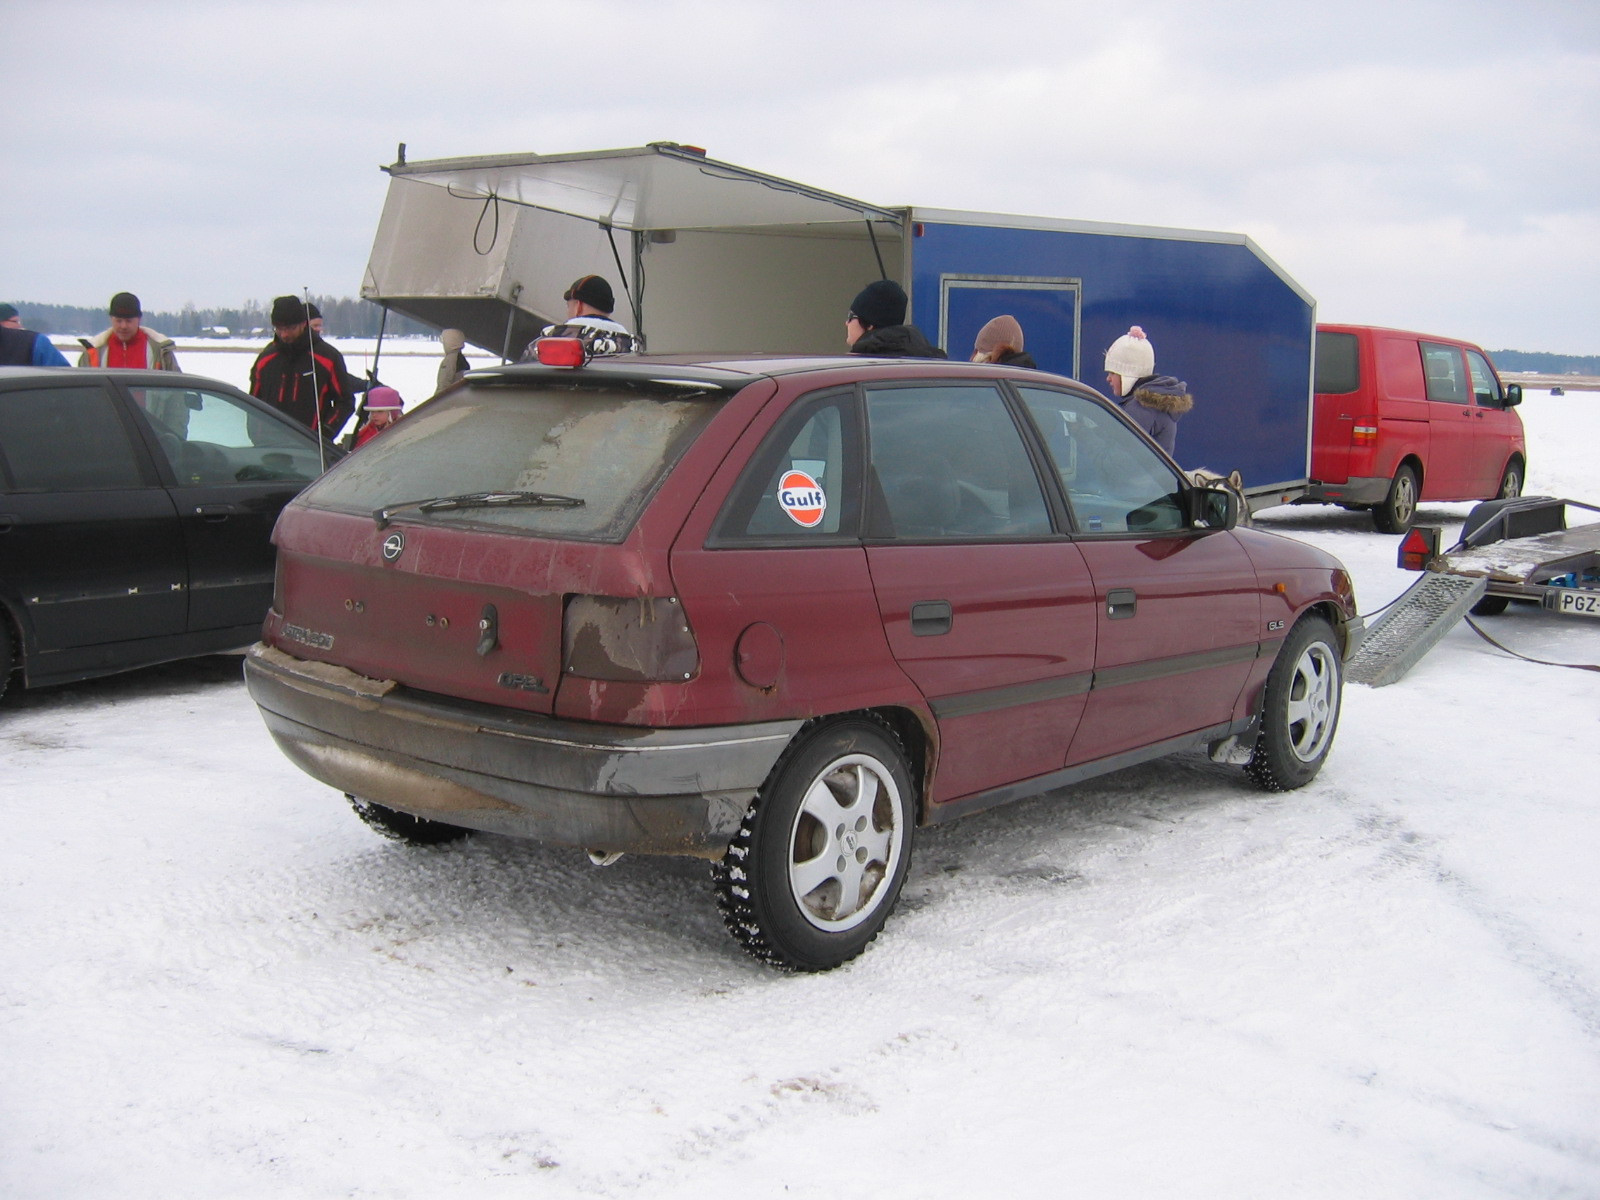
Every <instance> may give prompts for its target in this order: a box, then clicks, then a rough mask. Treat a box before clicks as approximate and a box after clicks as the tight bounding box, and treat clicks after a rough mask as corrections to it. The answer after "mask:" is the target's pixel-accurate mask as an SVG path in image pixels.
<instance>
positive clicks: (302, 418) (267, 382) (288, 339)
mask: <svg viewBox="0 0 1600 1200" xmlns="http://www.w3.org/2000/svg"><path fill="white" fill-rule="evenodd" d="M307 320H308V318H307V314H306V306H305V304H304V302H302V301H301V299H300V298H299V297H298V296H279V297H278V298H277V299H276V300H274V301H273V302H272V330H273V333H274V334H275V335H276V336H275V337H274V338H273V339H272V341H271V342H269V343H267V346H266V349H264V350H262V351H261V353H260V354H258V355H257V356H256V361H255V365H254V366H252V367H251V368H250V394H251V395H252V396H256V397H258V398H260V399H262V400H265V401H267V402H268V403H270V404H276V405H277V406H278V407H279V408H280V409H282V410H283V411H284V412H285V413H286V414H288V416H289V417H290V418H291V419H292V420H294V421H295V422H297V423H298V424H300V425H302V426H304V427H305V428H307V429H310V428H312V427H313V425H314V424H315V423H318V422H320V425H321V432H322V436H323V437H325V438H329V439H332V438H333V437H334V436H335V435H336V434H337V433H338V432H339V430H340V429H341V428H342V427H343V425H344V423H345V422H346V421H347V420H349V419H350V414H351V412H352V411H354V409H355V402H354V400H353V399H352V398H351V395H350V389H349V385H348V384H347V382H346V380H347V378H348V372H347V371H346V370H345V366H344V356H343V355H342V354H340V353H339V352H338V351H337V350H335V349H334V348H333V347H332V346H331V345H329V344H328V343H327V342H325V341H323V340H322V338H320V337H318V336H317V335H316V334H315V333H314V332H312V330H311V328H310V326H309V325H308V323H307ZM313 375H315V379H316V384H315V393H314V394H313V387H312V378H313Z"/></svg>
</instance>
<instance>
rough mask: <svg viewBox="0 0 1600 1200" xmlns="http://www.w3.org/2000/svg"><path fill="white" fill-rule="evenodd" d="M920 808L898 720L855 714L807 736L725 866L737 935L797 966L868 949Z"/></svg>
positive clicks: (720, 881) (719, 871) (769, 785)
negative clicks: (893, 725)
mask: <svg viewBox="0 0 1600 1200" xmlns="http://www.w3.org/2000/svg"><path fill="white" fill-rule="evenodd" d="M915 812H916V802H915V794H914V791H913V785H912V782H911V777H910V772H909V770H908V768H907V766H906V755H905V751H904V750H903V748H902V747H901V744H900V741H899V739H898V738H897V737H896V736H895V735H894V733H893V732H892V731H891V730H890V729H889V728H888V727H887V726H886V725H883V724H881V723H880V722H878V721H877V720H874V719H872V718H866V717H863V718H848V719H845V720H840V721H836V722H833V723H830V724H824V725H819V726H817V727H815V728H813V729H811V730H810V731H809V732H807V733H805V734H802V735H801V737H800V739H799V740H798V741H796V742H795V744H794V745H792V746H791V747H790V748H789V749H788V750H787V751H785V753H784V756H783V757H782V758H781V759H779V760H778V763H777V765H776V766H775V767H774V768H773V770H772V774H771V775H769V776H768V778H767V782H766V783H765V784H763V785H762V788H761V792H760V795H759V796H758V797H757V798H756V801H755V803H754V804H752V805H751V807H750V811H749V812H748V813H747V814H746V815H745V819H744V823H743V825H741V827H740V829H739V832H738V834H737V835H736V836H735V838H734V839H733V841H732V843H731V844H730V845H729V847H728V851H727V853H726V854H725V855H724V857H723V858H722V860H721V861H720V862H719V863H717V864H716V866H715V868H714V869H713V873H712V880H713V884H714V886H715V888H716V892H717V902H718V905H719V907H720V908H721V909H722V914H723V919H724V921H725V922H726V923H727V926H728V930H729V932H730V933H732V934H733V936H734V937H735V938H736V939H737V940H738V941H739V943H740V944H741V945H742V946H744V948H745V949H746V950H747V951H748V952H749V953H751V954H753V955H755V956H756V957H757V958H760V959H762V960H763V961H765V962H769V963H773V964H774V965H777V966H781V967H785V968H787V969H789V970H794V971H826V970H829V969H831V968H833V967H837V966H838V965H839V964H840V963H844V962H848V961H849V960H850V959H852V958H854V957H856V955H858V954H860V953H861V952H862V951H863V950H865V949H866V948H867V945H868V943H870V942H871V941H872V939H873V938H875V937H876V936H877V935H878V931H879V930H881V929H882V928H883V924H884V922H885V921H886V920H887V919H888V917H889V913H890V911H891V910H892V909H893V908H894V903H895V900H896V899H897V898H898V896H899V894H900V888H901V885H902V884H903V883H904V882H905V876H906V869H907V867H908V866H909V865H910V862H911V840H912V828H913V825H914V823H915Z"/></svg>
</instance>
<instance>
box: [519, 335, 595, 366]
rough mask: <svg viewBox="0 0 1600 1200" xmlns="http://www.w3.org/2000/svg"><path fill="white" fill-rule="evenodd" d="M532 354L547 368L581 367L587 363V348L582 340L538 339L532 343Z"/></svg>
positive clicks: (572, 338)
mask: <svg viewBox="0 0 1600 1200" xmlns="http://www.w3.org/2000/svg"><path fill="white" fill-rule="evenodd" d="M533 352H534V354H535V355H537V356H538V359H539V361H540V362H541V363H543V364H544V365H545V366H547V367H581V366H583V364H584V363H586V362H588V361H589V347H588V346H586V345H584V344H583V339H582V338H575V337H545V338H540V339H539V340H538V341H536V342H534V344H533Z"/></svg>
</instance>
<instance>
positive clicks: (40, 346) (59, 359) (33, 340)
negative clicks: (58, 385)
mask: <svg viewBox="0 0 1600 1200" xmlns="http://www.w3.org/2000/svg"><path fill="white" fill-rule="evenodd" d="M70 365H71V364H70V363H68V362H67V359H66V355H64V354H62V353H61V351H59V350H57V349H56V348H55V346H54V344H53V343H52V342H51V341H50V339H49V338H47V337H45V335H44V334H42V333H35V332H34V331H33V330H31V329H24V328H23V327H22V316H21V314H19V313H18V312H17V310H16V308H15V307H14V306H12V305H10V304H0V367H66V366H70Z"/></svg>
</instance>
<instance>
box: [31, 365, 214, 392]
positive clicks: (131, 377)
mask: <svg viewBox="0 0 1600 1200" xmlns="http://www.w3.org/2000/svg"><path fill="white" fill-rule="evenodd" d="M17 379H22V380H28V381H30V382H35V383H37V382H48V383H70V382H71V381H73V380H75V379H120V380H123V381H124V382H126V383H146V384H162V385H164V386H166V387H172V386H174V385H176V386H180V387H181V386H183V385H185V384H187V385H188V386H190V387H203V388H211V389H213V390H221V391H225V392H232V393H233V394H234V395H236V396H237V395H241V394H242V393H241V392H240V391H239V389H238V388H237V387H235V386H234V385H233V384H231V383H224V382H223V381H222V380H220V379H212V378H210V377H209V376H206V375H191V374H188V373H187V372H183V371H140V370H135V369H133V368H129V367H0V383H5V382H8V381H10V380H17Z"/></svg>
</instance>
